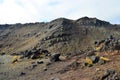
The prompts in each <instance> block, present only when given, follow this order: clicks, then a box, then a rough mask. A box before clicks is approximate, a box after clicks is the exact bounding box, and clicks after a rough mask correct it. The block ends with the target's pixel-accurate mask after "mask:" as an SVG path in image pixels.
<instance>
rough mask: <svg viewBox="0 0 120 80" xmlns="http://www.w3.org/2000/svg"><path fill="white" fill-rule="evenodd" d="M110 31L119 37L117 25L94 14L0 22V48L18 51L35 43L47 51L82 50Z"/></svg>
mask: <svg viewBox="0 0 120 80" xmlns="http://www.w3.org/2000/svg"><path fill="white" fill-rule="evenodd" d="M109 35H114V36H115V37H120V26H119V25H112V24H110V23H109V22H106V21H101V20H99V19H97V18H88V17H83V18H80V19H78V20H69V19H65V18H58V19H55V20H53V21H51V22H47V23H28V24H14V25H1V26H0V52H5V53H14V52H21V51H25V50H28V49H32V48H34V47H37V48H42V49H47V50H49V51H50V52H61V53H69V52H75V51H79V50H82V49H84V48H86V47H89V46H91V45H93V44H94V41H96V40H100V39H104V38H105V37H108V36H109Z"/></svg>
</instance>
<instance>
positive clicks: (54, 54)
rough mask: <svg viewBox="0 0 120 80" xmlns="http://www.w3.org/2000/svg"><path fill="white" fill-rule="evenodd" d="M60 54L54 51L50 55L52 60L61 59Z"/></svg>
mask: <svg viewBox="0 0 120 80" xmlns="http://www.w3.org/2000/svg"><path fill="white" fill-rule="evenodd" d="M59 56H60V53H53V54H52V55H51V57H50V60H51V62H56V61H59V60H60V59H59Z"/></svg>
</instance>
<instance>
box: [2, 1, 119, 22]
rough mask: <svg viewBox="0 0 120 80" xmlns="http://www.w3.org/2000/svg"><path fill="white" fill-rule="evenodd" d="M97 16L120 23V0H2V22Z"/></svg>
mask: <svg viewBox="0 0 120 80" xmlns="http://www.w3.org/2000/svg"><path fill="white" fill-rule="evenodd" d="M84 16H88V17H96V18H98V19H101V20H105V21H109V22H110V23H112V24H120V0H0V24H15V23H29V22H48V21H51V20H54V19H56V18H60V17H65V18H68V19H73V20H76V19H79V18H81V17H84Z"/></svg>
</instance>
